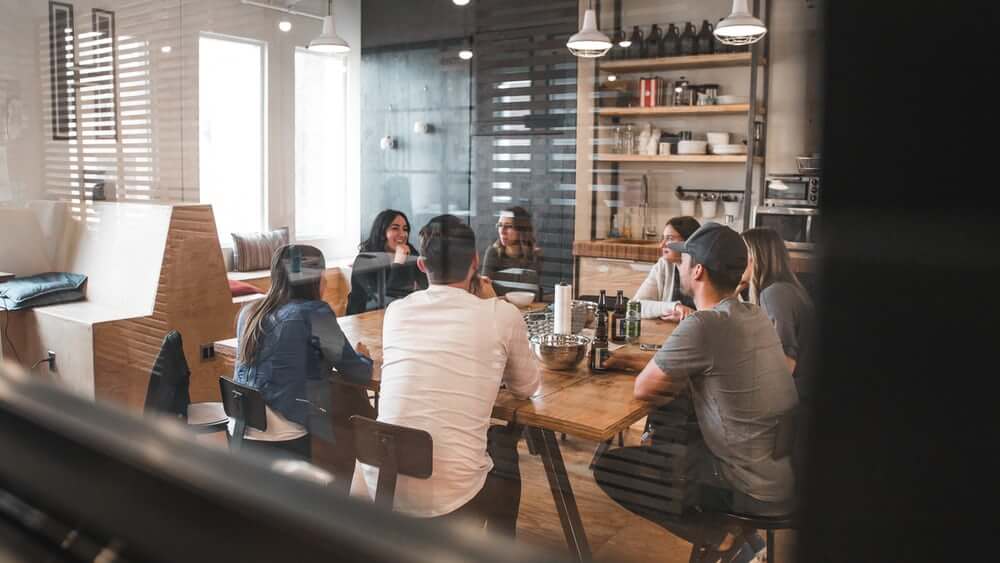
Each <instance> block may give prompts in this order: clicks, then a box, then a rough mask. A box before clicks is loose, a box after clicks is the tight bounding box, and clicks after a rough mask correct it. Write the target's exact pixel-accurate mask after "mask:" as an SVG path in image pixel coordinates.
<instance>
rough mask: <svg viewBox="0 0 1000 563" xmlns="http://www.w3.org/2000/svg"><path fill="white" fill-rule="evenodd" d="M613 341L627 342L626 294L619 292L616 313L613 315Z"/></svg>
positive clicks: (616, 300) (616, 299)
mask: <svg viewBox="0 0 1000 563" xmlns="http://www.w3.org/2000/svg"><path fill="white" fill-rule="evenodd" d="M611 341H612V342H625V292H624V291H622V290H620V289H619V290H618V297H616V298H615V311H614V313H612V314H611Z"/></svg>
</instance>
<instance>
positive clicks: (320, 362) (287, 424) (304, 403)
mask: <svg viewBox="0 0 1000 563" xmlns="http://www.w3.org/2000/svg"><path fill="white" fill-rule="evenodd" d="M325 269H326V263H325V260H324V258H323V253H322V252H320V250H319V249H317V248H315V247H312V246H306V245H299V244H291V245H286V246H283V247H281V248H279V249H278V250H276V251H275V253H274V256H273V258H272V259H271V288H270V289H269V290H268V292H267V295H266V296H264V298H263V299H260V300H258V301H255V302H253V303H251V304H249V305H247V306H246V307H244V308H243V310H242V311H241V312H240V316H239V320H238V321H237V328H236V339H237V344H236V366H235V370H234V376H233V379H234V380H235V381H236V382H237V383H241V384H244V385H248V386H250V387H253V388H255V389H258V390H260V392H261V394H262V395H263V396H264V402H265V403H266V406H267V412H266V414H267V429H266V430H265V431H258V430H254V429H251V428H247V430H246V432H247V433H246V435H245V438H246V439H247V440H249V443H250V444H251V445H252V446H256V447H258V448H264V447H268V448H270V449H272V450H273V449H277V450H280V451H281V452H282V453H284V454H286V455H287V454H291V455H292V456H294V457H298V458H301V459H306V460H308V459H310V457H311V449H310V445H309V433H310V428H309V426H310V425H309V414H310V411H309V408H310V403H311V402H312V401H311V400H310V396H309V393H307V387H308V384H309V382H310V381H313V382H323V381H327V380H329V379H330V377H331V374H332V368H336V370H337V373H339V374H340V376H341V377H343V378H344V379H345V380H346V381H348V382H350V383H358V384H363V383H367V382H368V381H369V380H370V379H371V375H372V361H371V359H370V358H368V357H367V356H368V350H367V348H365V346H364V345H363V344H361V343H358V347H357V350H356V351H355V349H354V348H352V347H351V343H350V342H348V341H347V338H346V337H345V336H344V333H343V331H341V330H340V325H338V324H337V316H336V315H335V314H334V312H333V310H332V309H331V308H330V306H329V305H328V304H327V303H326V302H324V301H323V300H322V298H321V295H322V294H323V286H324V284H325V281H324V278H323V273H324V271H325ZM322 420H323V422H325V426H328V425H329V418H327V417H323V418H322ZM230 426H232V422H230ZM325 426H324V427H323V428H322V429H321V431H322V432H324V433H325V432H326V431H327V428H326V427H325ZM231 430H232V428H230V431H231Z"/></svg>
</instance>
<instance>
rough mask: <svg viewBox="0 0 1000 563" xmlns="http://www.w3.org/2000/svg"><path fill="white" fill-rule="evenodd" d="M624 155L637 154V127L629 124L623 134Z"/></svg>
mask: <svg viewBox="0 0 1000 563" xmlns="http://www.w3.org/2000/svg"><path fill="white" fill-rule="evenodd" d="M622 149H623V150H622V154H635V153H636V130H635V125H633V124H631V123H629V124H628V125H626V126H625V130H624V131H623V132H622Z"/></svg>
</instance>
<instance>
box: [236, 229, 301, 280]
mask: <svg viewBox="0 0 1000 563" xmlns="http://www.w3.org/2000/svg"><path fill="white" fill-rule="evenodd" d="M232 237H233V270H235V271H237V272H249V271H251V270H270V269H271V257H272V256H274V251H275V250H277V249H279V248H281V247H282V246H284V245H286V244H288V227H282V228H280V229H275V230H273V231H268V232H264V233H232Z"/></svg>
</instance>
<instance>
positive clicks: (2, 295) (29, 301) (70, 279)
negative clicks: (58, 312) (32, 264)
mask: <svg viewBox="0 0 1000 563" xmlns="http://www.w3.org/2000/svg"><path fill="white" fill-rule="evenodd" d="M86 282H87V276H85V275H83V274H70V273H66V272H46V273H44V274H36V275H34V276H27V277H23V278H14V279H12V280H9V281H6V282H4V283H0V309H6V310H8V311H17V310H18V309H30V308H31V307H41V306H44V305H54V304H56V303H66V302H68V301H79V300H81V299H83V298H84V287H83V285H84V284H85V283H86Z"/></svg>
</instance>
